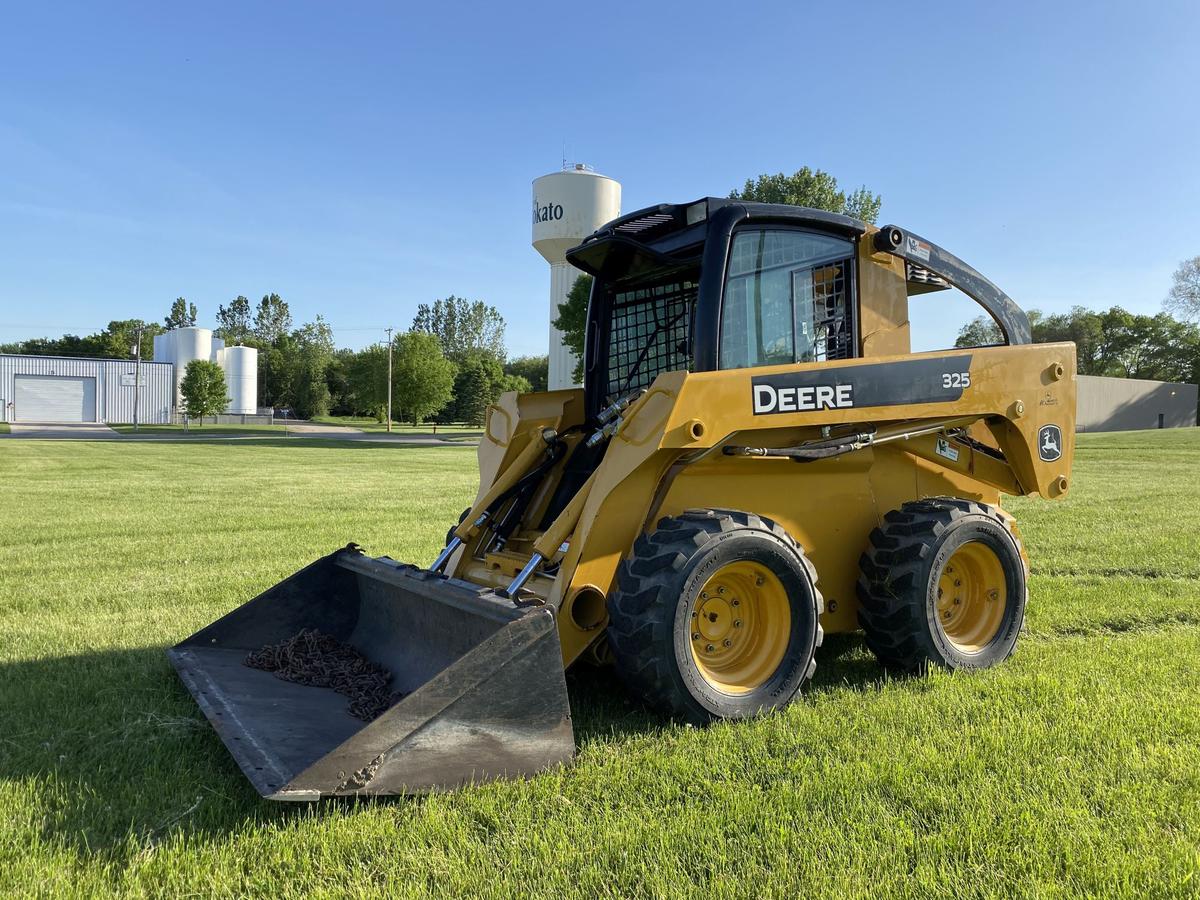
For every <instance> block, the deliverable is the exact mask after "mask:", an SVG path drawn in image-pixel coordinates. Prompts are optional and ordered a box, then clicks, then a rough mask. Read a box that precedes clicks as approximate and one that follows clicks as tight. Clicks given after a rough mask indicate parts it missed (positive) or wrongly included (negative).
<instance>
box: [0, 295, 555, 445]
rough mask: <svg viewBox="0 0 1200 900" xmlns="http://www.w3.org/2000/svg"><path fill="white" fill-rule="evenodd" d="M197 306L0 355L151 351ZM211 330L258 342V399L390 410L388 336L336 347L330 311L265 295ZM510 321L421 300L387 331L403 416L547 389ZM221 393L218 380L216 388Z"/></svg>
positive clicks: (325, 408)
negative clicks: (303, 312) (407, 319)
mask: <svg viewBox="0 0 1200 900" xmlns="http://www.w3.org/2000/svg"><path fill="white" fill-rule="evenodd" d="M197 318H198V310H197V308H196V305H195V304H194V303H191V302H189V301H188V300H186V299H185V298H183V297H179V298H176V300H175V301H174V302H173V303H172V304H171V307H170V310H169V311H168V313H167V315H166V316H165V317H164V318H163V323H162V324H161V325H160V324H158V323H157V322H145V321H143V320H141V319H121V320H114V321H112V322H110V323H109V324H108V326H107V327H106V328H104V329H102V330H101V331H99V332H97V333H95V334H91V335H86V336H80V335H74V334H66V335H63V336H62V337H61V338H33V339H31V340H26V341H18V342H15V343H9V344H0V353H21V354H32V355H41V356H95V357H102V358H108V359H129V358H130V357H131V356H133V355H134V353H135V351H136V349H137V347H136V344H137V337H136V336H137V333H138V329H141V348H140V349H141V356H142V359H144V360H153V358H154V344H153V341H154V336H155V335H157V334H162V333H163V332H165V331H169V330H171V329H174V328H183V327H189V326H194V325H195V324H196V322H197ZM216 321H217V327H216V328H215V329H214V335H215V336H216V337H218V338H221V339H222V340H224V341H225V344H226V345H227V346H236V345H239V344H241V345H244V346H247V347H254V348H256V349H257V350H258V402H259V405H260V406H263V407H273V408H286V409H289V410H291V411H292V412H293V413H294V414H295V415H296V416H298V417H300V418H305V419H308V418H312V417H314V416H324V415H343V416H373V417H375V418H376V419H378V420H379V421H381V422H382V421H385V420H386V416H387V369H388V365H387V356H388V346H387V342H386V341H384V342H383V343H379V344H375V345H372V346H370V347H366V348H365V349H362V350H350V349H346V348H338V347H337V346H336V345H335V343H334V334H333V329H332V328H331V326H330V325H329V323H328V322H326V321H325V319H324V317H322V316H320V315H318V316H317V317H316V318H315V320H314V321H312V322H307V323H305V324H303V325H300V326H298V327H293V319H292V313H291V310H290V308H289V307H288V304H287V301H286V300H284V299H283V298H282V297H280V296H279V295H278V294H275V293H271V294H266V295H265V296H263V298H262V299H261V300H260V301H259V302H258V303H257V304H252V303H251V302H250V300H249V299H248V298H246V297H244V296H240V295H239V296H238V297H235V298H234V299H233V300H232V301H230V303H229V304H228V305H224V304H222V305H220V306H219V307H218V309H217V315H216ZM504 328H505V323H504V319H503V317H502V316H501V315H500V313H499V312H498V311H497V310H496V308H495V307H493V306H490V305H488V304H486V303H484V302H483V301H480V300H467V299H464V298H462V297H456V296H453V295H451V296H449V297H446V298H444V299H439V300H435V301H434V302H433V303H422V304H420V305H419V306H418V307H417V314H416V316H415V317H414V318H413V321H412V324H411V326H410V328H409V330H408V331H401V332H399V333H395V334H393V335H392V336H391V343H392V409H393V417H394V418H396V419H398V420H401V421H411V422H414V423H420V422H423V421H430V420H432V421H436V422H439V423H445V422H465V423H467V424H471V425H478V424H481V423H482V422H483V415H484V410H485V409H486V408H487V406H488V404H489V403H493V402H495V401H496V399H497V398H498V397H499V396H500V394H501V393H503V392H504V391H508V390H516V391H531V390H545V389H546V376H547V372H546V369H547V357H545V356H523V357H518V358H516V359H509V358H508V356H507V351H506V348H505V344H504ZM213 391H214V392H215V391H216V388H215V387H214V388H213Z"/></svg>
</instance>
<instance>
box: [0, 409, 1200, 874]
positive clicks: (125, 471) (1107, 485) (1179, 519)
mask: <svg viewBox="0 0 1200 900" xmlns="http://www.w3.org/2000/svg"><path fill="white" fill-rule="evenodd" d="M1197 473H1200V430H1196V429H1192V430H1189V431H1178V432H1158V433H1143V434H1127V435H1087V436H1083V437H1082V438H1081V440H1080V448H1079V452H1078V455H1077V458H1076V466H1075V473H1074V476H1073V490H1072V492H1071V494H1070V496H1069V497H1068V499H1066V500H1065V501H1062V502H1060V503H1047V502H1041V501H1030V500H1020V501H1011V502H1010V503H1009V504H1008V505H1009V506H1010V507H1011V508H1012V509H1013V510H1014V511H1015V512H1016V514H1017V516H1018V517H1019V519H1020V522H1021V527H1022V530H1023V535H1024V537H1025V541H1026V544H1027V546H1028V548H1029V551H1030V554H1031V556H1032V560H1033V577H1032V584H1031V600H1030V606H1029V617H1028V632H1027V633H1026V634H1025V636H1024V637H1023V640H1022V644H1021V646H1020V647H1019V649H1018V652H1017V654H1016V655H1015V656H1014V657H1013V659H1011V660H1010V661H1009V662H1007V663H1006V664H1005V665H1003V666H1001V667H999V668H997V669H995V670H992V671H988V672H984V673H977V674H962V673H960V674H945V673H937V674H934V675H931V676H928V677H923V678H904V679H887V678H885V677H883V675H882V674H881V673H880V670H879V668H878V667H877V666H876V664H875V663H874V661H873V660H872V658H871V657H870V656H869V654H867V653H866V652H865V651H864V650H863V647H862V644H861V641H860V640H859V639H858V638H857V637H849V636H847V637H834V638H831V639H830V640H829V641H827V642H826V646H825V647H824V648H823V649H822V651H821V652H820V655H819V657H818V670H817V672H818V674H817V678H816V681H815V683H814V685H813V686H812V687H811V689H810V690H808V691H807V693H806V695H805V696H804V697H803V699H801V700H800V701H799V702H798V703H796V704H793V705H792V706H791V707H790V708H788V709H787V710H785V711H784V712H782V713H781V714H778V715H775V716H771V717H767V718H764V719H761V720H757V721H753V722H741V723H733V724H722V725H718V726H716V727H713V728H709V729H694V728H688V727H682V726H679V725H674V724H670V723H665V722H662V721H659V720H657V719H655V718H653V717H651V716H649V715H647V714H646V713H644V712H643V711H642V710H641V709H640V708H639V707H638V706H637V705H636V704H633V703H630V702H629V701H627V700H626V699H625V697H624V695H623V694H622V693H621V691H620V689H619V688H618V687H617V686H616V685H614V684H611V683H610V681H609V679H608V677H607V676H606V675H605V674H603V673H597V672H595V671H591V670H586V671H582V672H580V673H578V674H573V675H572V677H571V678H570V679H569V681H570V688H571V701H572V706H573V708H574V712H575V725H576V735H577V739H578V741H579V747H580V752H579V758H578V761H577V763H576V764H575V765H574V766H573V767H571V768H568V769H563V770H559V771H554V772H551V773H548V774H545V775H543V776H540V777H538V778H535V779H532V780H530V781H527V782H505V783H495V784H489V785H484V786H480V787H476V788H471V789H467V790H462V791H459V792H456V793H452V794H445V795H438V796H432V797H425V798H417V799H413V800H393V801H382V802H363V803H328V804H322V805H315V806H301V807H297V806H284V805H277V804H269V803H266V802H265V801H261V800H259V799H258V797H257V795H256V794H255V793H254V792H253V790H252V789H251V788H250V787H249V785H248V784H247V783H246V782H245V781H244V780H243V778H242V776H241V774H240V772H239V771H238V769H237V767H236V766H235V764H234V763H233V762H232V760H231V759H230V758H229V757H228V755H227V754H226V753H225V751H224V749H223V747H222V746H221V744H220V743H219V741H218V740H217V739H216V737H215V735H213V734H212V732H211V730H210V729H209V727H208V725H207V724H206V723H205V722H204V720H203V718H202V716H201V715H200V714H199V712H198V710H197V709H196V708H195V707H194V705H193V703H192V701H191V699H190V698H189V697H188V696H187V694H186V692H185V691H184V689H183V688H182V687H181V686H180V685H179V684H178V683H177V681H176V679H175V677H174V675H173V673H172V671H171V669H170V667H169V666H168V664H167V662H166V659H165V657H164V656H163V652H162V651H163V648H164V647H165V646H167V645H168V644H170V643H172V642H174V641H175V640H177V639H179V638H180V637H182V636H184V635H186V634H188V633H189V632H191V631H192V630H194V629H195V628H198V627H200V626H201V625H204V624H206V623H208V622H209V621H211V620H212V619H214V618H215V617H217V616H218V615H220V614H221V613H223V612H225V611H227V610H229V609H231V608H233V607H234V606H236V605H237V604H239V603H240V602H242V601H244V600H245V599H247V598H249V597H251V596H253V595H254V594H255V593H257V592H258V591H260V590H262V589H263V588H264V587H266V586H268V585H270V584H272V583H274V582H275V581H277V580H279V579H281V578H283V577H284V576H286V575H288V574H290V573H291V572H293V571H295V570H296V569H297V568H299V567H300V566H302V565H304V564H306V563H308V562H309V561H311V560H312V559H313V558H315V557H316V556H318V555H321V554H324V553H326V552H328V551H329V550H331V549H333V548H334V547H337V546H340V545H342V544H344V543H346V542H347V541H349V540H356V541H358V542H360V543H362V544H363V545H364V546H365V547H366V548H367V549H368V551H369V552H373V553H388V554H390V555H392V556H395V557H397V558H401V559H411V560H416V561H427V560H428V559H430V558H432V556H433V554H434V553H435V552H436V550H437V548H438V546H439V545H440V543H441V539H442V535H443V534H444V532H445V528H446V526H447V524H448V523H449V522H452V521H453V520H454V519H455V517H456V516H457V514H458V512H459V511H460V510H461V509H462V507H463V506H465V505H466V504H467V501H468V500H469V498H470V496H471V495H472V493H473V489H474V477H475V476H474V451H473V450H471V449H469V448H458V447H446V448H433V449H413V448H405V447H401V446H395V445H365V444H339V443H337V442H332V441H304V442H294V443H293V444H290V445H288V444H283V443H281V442H278V441H263V442H256V441H255V442H245V441H243V442H234V443H224V444H221V443H217V442H213V443H204V442H199V443H188V444H186V445H181V444H146V443H123V444H114V443H111V442H110V443H102V442H95V443H78V442H71V443H54V442H37V441H21V442H17V441H11V442H4V443H3V444H0V496H3V497H4V500H5V503H4V511H5V516H4V526H3V527H2V528H0V894H3V895H17V894H22V895H29V894H43V895H59V894H61V895H78V896H85V895H87V896H90V895H95V894H105V893H115V894H126V895H143V896H144V895H155V896H177V895H180V894H189V895H192V894H200V895H214V894H226V895H228V894H236V895H258V896H271V897H274V896H302V895H309V894H314V893H316V894H326V895H328V894H343V893H354V894H371V895H386V896H409V895H414V894H434V895H439V896H445V895H448V894H457V893H469V894H482V895H488V896H495V897H508V896H513V895H523V894H532V895H539V896H546V897H558V896H562V895H580V896H588V897H590V896H596V895H607V896H620V897H633V896H637V897H641V896H676V895H693V896H711V895H730V896H747V897H758V896H778V897H784V896H797V895H799V896H814V895H815V896H821V895H827V896H864V897H865V896H880V895H891V896H913V897H930V896H932V897H947V898H958V897H986V896H993V897H1010V896H1014V895H1017V896H1020V895H1026V896H1035V895H1036V896H1059V895H1078V894H1090V895H1106V896H1107V895H1124V896H1130V897H1134V896H1197V895H1200V716H1198V715H1197V712H1196V710H1197V708H1198V705H1200V665H1197V660H1200V539H1198V538H1197V535H1198V534H1200V478H1197Z"/></svg>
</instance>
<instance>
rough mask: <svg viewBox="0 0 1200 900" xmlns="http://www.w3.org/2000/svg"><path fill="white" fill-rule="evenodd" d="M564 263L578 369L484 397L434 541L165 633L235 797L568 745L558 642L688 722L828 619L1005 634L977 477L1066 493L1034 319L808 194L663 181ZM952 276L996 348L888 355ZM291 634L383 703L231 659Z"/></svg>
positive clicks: (1014, 580) (966, 664) (396, 786)
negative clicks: (373, 679)
mask: <svg viewBox="0 0 1200 900" xmlns="http://www.w3.org/2000/svg"><path fill="white" fill-rule="evenodd" d="M568 259H569V261H570V262H571V263H572V264H573V265H574V266H576V267H577V268H579V269H581V270H582V271H584V272H588V273H590V274H592V275H593V276H594V279H595V280H594V283H593V287H592V293H591V300H590V305H589V309H588V321H587V344H586V353H585V360H584V363H585V378H584V381H585V383H584V386H583V388H582V389H575V390H560V391H549V392H543V393H533V394H521V395H517V394H515V393H509V394H505V395H503V396H502V397H501V398H500V399H499V400H498V402H497V403H496V404H495V405H494V406H492V407H490V408H489V409H488V412H487V417H486V426H485V433H484V435H483V437H482V439H481V441H480V445H479V451H478V453H479V472H480V481H479V484H480V486H479V493H478V496H477V498H476V500H475V503H474V505H473V506H472V507H471V508H470V510H469V511H467V512H466V513H465V514H464V516H463V518H462V519H461V521H460V522H459V523H458V524H457V525H456V526H455V527H453V528H452V529H451V531H450V533H449V535H448V539H447V543H446V546H445V549H444V550H443V551H442V553H441V554H440V555H439V556H438V557H437V559H436V560H435V561H434V562H433V564H432V565H430V566H428V567H427V568H420V567H417V566H413V565H407V564H404V563H400V562H396V561H394V560H392V559H389V558H388V557H386V556H382V557H376V558H372V557H369V556H366V555H364V554H363V553H362V552H361V551H360V550H359V549H358V548H357V547H356V546H355V545H350V546H348V547H346V548H345V549H342V550H338V551H336V552H334V553H332V554H330V555H329V556H326V557H324V558H323V559H320V560H318V561H316V562H315V563H313V564H312V565H310V566H309V567H308V568H306V569H304V570H302V571H300V572H299V573H297V574H296V575H293V576H292V577H291V578H289V579H287V580H286V581H284V582H282V583H281V584H278V585H276V586H275V587H273V588H271V589H270V590H268V591H266V592H265V593H263V594H262V595H260V596H259V597H258V598H256V599H254V600H252V601H250V602H249V603H247V604H246V605H244V606H242V607H240V608H238V609H235V610H234V611H233V612H231V613H229V614H228V615H227V616H225V617H224V618H222V619H220V620H219V621H217V622H215V623H214V624H212V625H210V626H208V627H207V628H204V629H203V630H201V631H199V632H197V633H196V634H194V635H192V636H191V637H189V638H188V639H186V640H185V641H183V642H182V643H180V644H179V645H177V646H176V647H174V648H173V649H171V650H170V651H169V654H170V658H171V661H172V662H173V664H174V666H175V668H176V669H177V670H178V673H179V675H180V676H181V678H182V680H183V681H184V683H185V684H186V686H187V688H188V689H189V691H190V692H191V693H192V695H193V696H194V697H195V699H196V700H197V701H198V703H199V705H200V706H201V707H202V709H203V711H204V713H205V715H206V716H207V717H208V719H209V721H210V722H211V723H212V725H213V726H214V727H215V729H216V730H217V732H218V733H219V734H220V736H221V738H222V740H223V741H224V742H225V744H226V746H227V747H228V748H229V750H230V751H231V753H232V754H233V756H234V758H235V759H236V760H237V762H238V764H239V765H240V766H241V768H242V770H243V771H244V772H245V774H246V775H247V776H248V777H249V779H250V781H251V782H253V784H254V786H255V787H256V788H257V789H258V791H259V792H260V793H261V794H263V795H264V796H266V797H270V798H273V799H278V800H311V799H316V798H319V797H324V796H329V795H355V794H404V793H420V792H423V791H428V790H436V789H446V788H452V787H454V786H457V785H461V784H464V783H468V782H471V781H479V780H485V779H489V778H497V777H506V776H507V777H512V776H521V775H529V774H531V773H535V772H537V771H539V770H542V769H544V768H546V767H548V766H553V765H555V764H559V763H565V762H567V761H569V760H570V759H571V758H572V755H573V754H574V739H573V732H572V727H571V711H570V707H569V704H568V699H567V690H566V683H565V678H564V673H565V670H566V669H567V668H568V667H570V666H572V665H574V664H576V663H579V662H581V661H587V662H590V663H593V664H599V665H606V666H611V669H612V670H613V671H614V673H615V675H616V676H617V677H618V678H619V679H620V680H621V681H622V682H624V684H625V686H626V687H627V688H628V690H629V691H630V692H631V693H632V695H633V696H634V697H635V698H637V699H638V700H639V701H642V702H644V703H646V704H648V705H649V706H651V707H653V708H655V709H657V710H659V711H661V712H662V713H663V714H665V715H668V716H672V717H677V718H679V719H683V720H686V721H690V722H694V723H705V722H709V721H711V720H714V719H722V718H736V717H741V716H749V715H754V714H758V713H762V712H766V711H769V710H772V709H775V708H777V707H780V706H782V705H784V704H786V703H788V702H789V701H791V700H792V699H793V698H794V697H795V696H796V694H797V691H798V690H799V689H800V688H801V686H802V685H803V684H804V682H805V681H806V680H807V679H809V678H810V677H811V676H812V674H813V669H814V665H815V662H814V660H815V657H816V655H817V648H818V647H819V646H820V645H821V640H822V636H823V634H824V633H828V632H848V631H854V630H857V629H861V630H862V632H863V633H864V635H865V641H866V645H867V646H868V647H869V648H870V649H871V650H872V651H873V652H874V653H875V655H876V656H877V657H878V658H879V660H880V662H881V663H882V664H883V665H884V666H885V667H887V668H889V669H893V670H898V671H919V670H922V669H925V668H927V667H930V666H942V667H948V668H951V669H972V668H985V667H988V666H992V665H995V664H997V663H999V662H1000V661H1002V660H1004V659H1005V658H1006V657H1008V656H1009V654H1011V653H1012V652H1013V647H1014V645H1015V643H1016V641H1017V636H1018V633H1019V632H1020V629H1021V625H1022V621H1023V618H1024V610H1025V601H1026V583H1027V577H1028V566H1027V561H1026V558H1025V551H1024V550H1023V549H1022V545H1021V541H1020V537H1019V533H1018V530H1017V527H1016V525H1015V523H1014V522H1013V520H1012V518H1011V516H1009V515H1008V514H1007V513H1006V512H1004V510H1002V509H1001V508H1000V496H1001V494H1014V495H1033V494H1036V495H1038V496H1041V497H1045V498H1059V497H1062V496H1063V495H1064V494H1065V493H1066V492H1067V490H1068V485H1069V477H1070V470H1071V460H1072V455H1073V450H1074V433H1075V429H1074V416H1075V348H1074V345H1073V344H1040V345H1034V344H1031V343H1030V328H1029V322H1028V319H1027V318H1026V316H1025V315H1024V314H1023V313H1022V312H1021V310H1020V309H1019V308H1018V307H1017V306H1016V304H1015V303H1013V301H1012V300H1010V299H1009V298H1008V297H1007V296H1006V295H1005V294H1004V293H1003V292H1002V291H1001V290H999V289H998V288H997V287H996V286H995V285H994V284H992V283H991V282H990V281H988V280H987V279H986V278H984V277H983V276H982V275H980V274H979V273H978V272H977V271H975V270H974V269H973V268H971V267H970V266H968V265H967V264H965V263H964V262H962V261H961V260H959V259H958V258H956V257H955V256H953V255H952V254H950V253H948V252H947V251H945V250H943V249H942V248H940V247H938V246H937V245H936V244H933V243H931V242H929V241H927V240H925V239H924V238H922V237H919V236H917V235H915V234H913V233H911V232H909V231H906V230H904V229H903V228H899V227H895V226H888V227H885V228H882V229H877V228H875V227H872V226H868V225H865V224H863V223H862V222H859V221H856V220H854V219H851V218H847V217H845V216H841V215H835V214H832V213H828V212H822V211H819V210H813V209H805V208H799V207H791V206H777V205H767V204H758V203H748V202H740V201H735V200H725V199H715V198H708V199H704V200H700V201H698V202H695V203H689V204H683V205H661V206H656V207H653V208H649V209H643V210H640V211H638V212H635V213H633V214H631V215H627V216H624V217H622V218H619V219H617V220H615V221H613V222H611V223H609V224H608V225H606V226H604V227H603V228H601V229H599V230H598V231H596V232H595V233H594V234H592V235H591V236H590V237H588V238H587V239H586V240H584V241H583V243H582V244H580V245H579V246H578V247H576V248H574V249H573V250H572V251H571V252H570V253H569V254H568ZM951 286H953V287H957V288H958V289H959V290H961V291H962V292H963V293H965V294H966V295H968V296H969V297H971V298H972V299H973V300H975V301H976V302H977V303H978V304H980V305H981V306H982V307H983V308H984V310H986V312H987V313H988V314H990V316H991V317H992V318H993V319H994V320H995V322H996V324H997V325H998V326H999V329H1000V331H1001V333H1002V334H1003V338H1004V343H1003V344H1000V345H996V346H988V347H976V348H971V349H956V350H945V351H938V352H932V353H912V352H910V346H909V324H908V304H909V298H910V296H914V295H918V294H926V293H930V292H934V291H938V290H943V289H946V288H949V287H951ZM922 302H930V303H932V302H937V298H929V299H927V300H924V301H922ZM313 631H315V632H319V633H320V634H321V635H324V636H327V637H328V638H330V639H335V640H336V641H339V642H342V643H344V644H346V645H349V646H350V647H352V648H353V649H354V650H355V651H357V652H358V653H359V654H361V655H362V656H363V657H365V658H366V660H368V661H369V662H370V663H371V664H374V665H375V666H381V667H383V668H385V669H386V670H387V671H388V672H390V673H391V679H392V681H391V687H392V688H393V689H394V690H395V691H396V696H397V697H398V698H399V699H397V700H396V701H395V702H394V703H393V704H392V705H391V706H390V707H388V708H386V709H385V711H384V712H383V713H382V714H380V715H379V716H378V717H377V718H375V719H374V720H372V721H370V722H367V723H364V722H362V721H360V720H358V719H356V718H354V717H353V716H351V715H350V714H349V713H348V712H347V708H346V703H345V698H344V697H342V696H341V695H340V694H338V693H335V692H334V691H332V690H328V689H325V688H321V687H313V686H310V685H306V684H300V683H295V682H293V681H288V680H283V679H281V678H277V677H275V676H274V675H272V674H271V673H270V672H267V671H262V670H260V669H256V668H251V667H249V666H247V665H246V658H247V655H248V654H252V653H255V652H256V651H259V650H260V649H261V648H263V647H264V646H269V645H273V644H278V643H280V642H284V641H286V640H288V639H289V638H290V637H292V636H294V635H296V634H298V633H301V632H308V633H311V632H313Z"/></svg>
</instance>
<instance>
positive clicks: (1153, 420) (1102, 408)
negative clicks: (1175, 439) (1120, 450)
mask: <svg viewBox="0 0 1200 900" xmlns="http://www.w3.org/2000/svg"><path fill="white" fill-rule="evenodd" d="M1077 385H1078V403H1077V405H1076V411H1075V430H1076V431H1136V430H1138V429H1141V428H1190V427H1193V426H1195V424H1196V394H1197V386H1196V385H1194V384H1176V383H1174V382H1168V381H1143V380H1141V379H1139V378H1102V377H1099V376H1097V375H1080V376H1078V382H1077ZM1160 416H1161V417H1162V418H1161V423H1160V419H1159V417H1160Z"/></svg>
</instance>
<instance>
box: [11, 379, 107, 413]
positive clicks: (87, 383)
mask: <svg viewBox="0 0 1200 900" xmlns="http://www.w3.org/2000/svg"><path fill="white" fill-rule="evenodd" d="M16 380H17V383H16V391H15V394H16V396H14V397H13V418H14V419H16V421H18V422H95V421H96V379H95V378H80V377H76V376H69V375H18V376H16Z"/></svg>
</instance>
